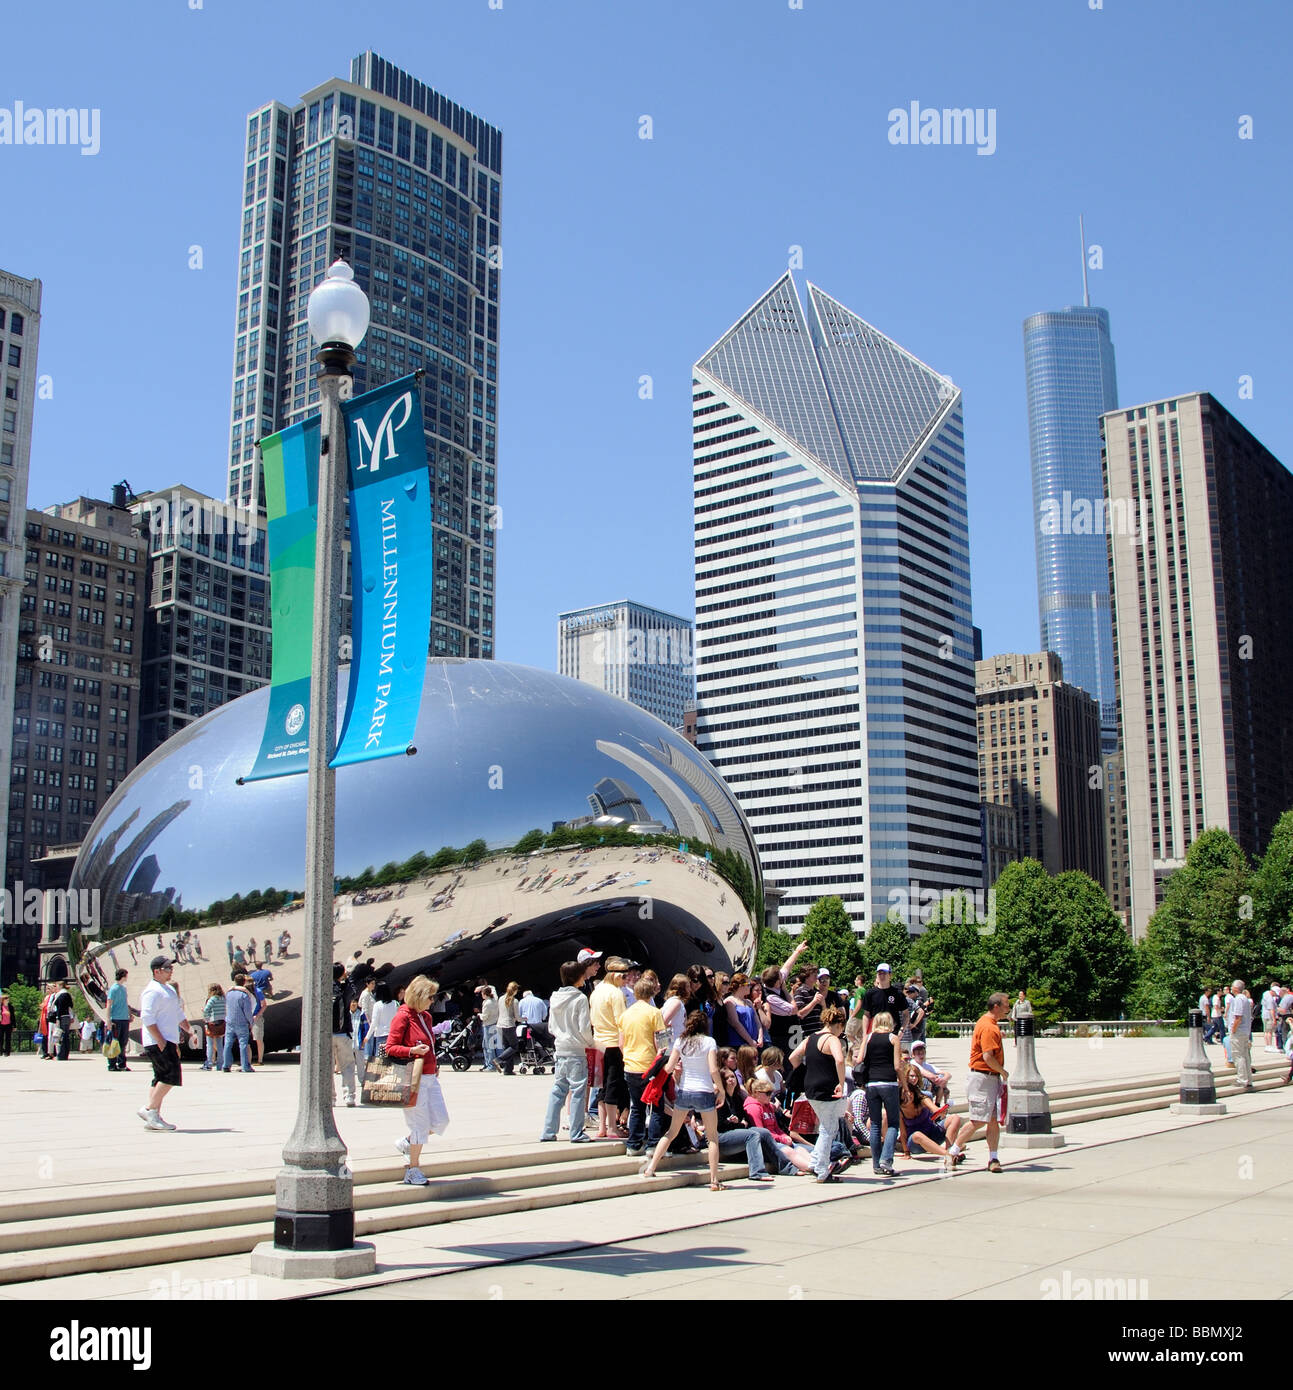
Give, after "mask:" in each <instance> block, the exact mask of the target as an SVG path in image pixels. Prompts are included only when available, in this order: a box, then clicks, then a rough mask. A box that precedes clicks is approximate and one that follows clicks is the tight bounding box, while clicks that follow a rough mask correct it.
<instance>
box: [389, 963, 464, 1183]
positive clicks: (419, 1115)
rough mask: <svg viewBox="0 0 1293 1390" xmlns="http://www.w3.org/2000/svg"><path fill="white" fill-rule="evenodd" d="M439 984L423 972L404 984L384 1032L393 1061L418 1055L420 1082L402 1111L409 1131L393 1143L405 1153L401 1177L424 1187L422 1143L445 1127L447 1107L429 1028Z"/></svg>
mask: <svg viewBox="0 0 1293 1390" xmlns="http://www.w3.org/2000/svg"><path fill="white" fill-rule="evenodd" d="M439 988H440V986H439V985H438V984H436V982H435V981H434V980H429V979H427V977H426V976H425V975H417V976H415V977H414V978H413V979H412V980H410V981H409V983H408V984H407V985H406V986H405V988H404V1003H403V1004H402V1005H401V1006H400V1010H399V1012H398V1013H397V1014H396V1015H395V1017H394V1018H393V1019H392V1020H391V1031H390V1032H389V1033H388V1034H387V1035H386V1055H387V1056H388V1057H389V1058H391V1060H392V1061H395V1062H411V1061H412V1060H413V1059H414V1058H415V1057H421V1058H422V1083H421V1085H420V1086H419V1087H418V1098H417V1103H416V1104H415V1105H411V1106H409V1107H408V1108H407V1109H406V1110H405V1111H404V1118H405V1120H406V1121H407V1122H408V1127H409V1132H408V1134H406V1135H405V1136H404V1138H403V1139H397V1140H396V1141H395V1147H396V1148H397V1149H398V1150H399V1151H400V1153H402V1154H406V1155H407V1156H408V1167H407V1168H406V1169H405V1170H404V1181H405V1182H406V1183H408V1184H409V1186H410V1187H425V1186H426V1185H427V1182H428V1178H427V1177H426V1175H425V1174H424V1173H423V1171H422V1170H421V1168H419V1167H418V1160H419V1159H420V1158H421V1157H422V1145H423V1144H425V1143H426V1141H427V1140H428V1138H430V1136H431V1135H432V1134H443V1133H444V1132H445V1130H446V1129H448V1128H449V1111H448V1110H447V1109H446V1107H445V1103H444V1095H443V1094H442V1093H441V1090H440V1078H439V1077H438V1076H437V1075H436V1071H437V1067H436V1060H435V1035H434V1033H433V1032H432V1027H433V1025H432V1022H431V1013H430V1010H431V1001H432V1000H433V999H434V998H435V996H436V992H437V990H439Z"/></svg>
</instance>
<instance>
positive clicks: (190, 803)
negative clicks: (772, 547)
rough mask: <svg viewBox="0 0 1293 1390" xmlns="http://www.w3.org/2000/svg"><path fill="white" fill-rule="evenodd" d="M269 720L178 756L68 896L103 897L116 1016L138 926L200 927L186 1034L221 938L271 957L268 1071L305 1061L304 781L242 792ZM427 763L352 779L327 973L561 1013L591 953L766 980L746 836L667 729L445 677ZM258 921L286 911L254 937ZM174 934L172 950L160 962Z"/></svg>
mask: <svg viewBox="0 0 1293 1390" xmlns="http://www.w3.org/2000/svg"><path fill="white" fill-rule="evenodd" d="M346 674H347V673H346V671H345V670H343V671H342V673H341V677H342V678H341V690H340V692H339V702H340V703H339V707H344V702H345V695H346ZM267 701H268V691H267V690H264V689H262V690H258V691H253V692H252V693H250V694H248V695H244V696H243V697H241V698H240V699H238V700H235V701H233V702H232V703H231V704H229V705H226V706H225V707H224V708H222V709H219V710H215V711H213V712H212V713H211V714H208V715H206V716H205V717H204V718H202V719H200V720H198V721H196V722H195V723H193V724H191V725H190V726H189V727H188V728H186V729H184V730H182V731H181V732H180V733H178V734H176V735H174V736H173V737H172V738H171V739H169V740H168V741H167V742H166V743H165V744H164V745H163V746H162V747H161V748H159V749H158V750H157V751H156V752H155V753H153V754H152V756H151V757H149V758H148V759H147V760H146V761H145V762H143V763H141V764H140V766H139V767H138V768H136V769H135V771H134V772H132V773H131V774H130V776H129V777H128V778H127V779H126V780H125V781H124V782H123V783H122V785H121V786H120V787H119V788H118V789H117V790H116V792H115V793H114V794H113V796H112V798H111V800H110V801H109V802H108V803H107V805H106V806H105V807H104V809H103V811H102V812H101V813H100V815H99V817H98V819H97V820H96V821H95V823H94V826H93V827H92V829H91V831H90V834H89V835H88V836H87V837H86V840H85V843H84V845H83V847H82V849H81V852H80V855H79V856H78V858H77V862H76V867H75V869H74V870H73V873H72V881H71V887H72V888H73V889H74V890H76V889H80V890H89V891H91V892H96V893H97V894H98V898H97V901H98V911H99V921H100V924H101V929H102V930H103V933H104V935H103V937H102V939H100V940H98V941H93V942H91V944H90V947H89V949H88V950H87V951H86V952H85V954H84V956H83V957H82V959H81V961H80V962H79V964H78V966H77V975H78V978H79V980H80V982H81V984H82V986H83V987H84V989H85V991H86V997H87V999H88V1000H89V1001H90V1002H91V1004H92V1005H93V1006H94V1007H95V1008H96V1009H97V1010H98V1011H99V1012H100V1013H101V1014H102V1013H103V1011H104V998H105V994H106V989H107V986H108V985H109V984H111V982H112V977H113V972H114V970H115V968H116V967H118V966H124V967H126V968H127V969H128V970H129V971H130V978H129V980H128V990H129V994H130V1002H131V1005H132V1008H137V1007H138V1003H139V994H140V992H141V990H142V989H143V986H144V985H145V984H146V983H147V982H148V978H149V977H148V970H147V962H148V959H149V958H150V957H151V956H153V955H154V954H156V953H157V951H158V949H159V947H158V940H159V938H158V933H157V931H156V929H154V930H152V931H150V932H149V933H147V934H144V933H143V932H142V931H140V930H138V925H139V924H141V923H144V922H156V921H158V920H160V919H165V918H166V916H167V913H168V909H173V913H172V916H173V915H174V913H180V912H183V913H188V912H194V911H196V912H199V913H202V914H203V917H202V920H201V922H200V923H199V924H198V925H197V926H196V927H194V928H193V933H194V940H195V943H200V946H201V953H200V955H199V954H198V953H197V951H196V950H195V951H194V953H193V959H192V960H183V961H181V963H180V964H179V965H178V966H177V968H176V971H175V984H176V986H177V987H178V988H179V990H180V992H181V994H182V996H183V999H184V1003H185V1008H186V1010H187V1012H188V1016H189V1018H190V1019H195V1020H196V1019H200V1018H201V1016H202V1003H203V1000H204V999H205V998H206V994H207V986H208V985H209V984H211V983H213V982H216V981H218V982H220V983H221V984H224V985H227V984H228V982H229V955H228V949H227V940H228V938H229V937H232V938H233V941H234V942H235V943H236V944H237V945H238V946H240V947H245V946H246V945H247V943H248V941H249V940H254V941H255V943H256V955H257V956H258V957H262V958H263V956H264V954H265V947H266V945H268V947H269V950H270V955H271V965H270V969H271V970H272V972H273V976H274V982H273V995H272V998H271V1000H270V1002H269V1006H268V1009H267V1011H266V1015H265V1043H266V1050H267V1051H273V1050H281V1049H283V1048H286V1047H291V1046H294V1045H295V1043H296V1042H297V1040H298V1038H299V1029H300V999H301V989H302V978H301V963H302V944H303V934H304V932H305V930H306V923H305V921H304V918H303V913H302V912H301V910H300V908H301V895H302V893H303V891H304V886H305V867H304V866H305V810H306V808H305V796H306V778H305V777H304V776H293V777H283V778H277V779H274V780H271V781H261V782H247V783H241V784H240V782H239V778H241V777H242V776H243V775H244V774H245V773H247V772H248V771H249V770H250V769H251V766H252V764H253V762H254V761H255V757H256V752H257V749H258V747H259V745H260V738H261V732H262V728H263V725H264V719H265V709H266V704H267ZM415 747H416V752H415V753H413V754H411V755H409V756H405V757H393V758H385V759H382V760H380V761H376V762H369V763H361V764H357V765H353V766H350V767H343V768H340V769H339V770H338V772H337V833H336V846H337V848H336V876H337V879H338V881H339V883H338V886H339V889H340V890H342V891H339V892H338V894H337V896H336V899H335V902H334V916H335V922H334V926H333V943H332V954H333V959H334V960H341V961H349V960H350V959H351V958H352V957H353V955H354V953H355V951H357V950H358V951H360V952H361V953H362V957H363V958H365V959H366V958H368V957H370V956H371V957H373V958H374V959H375V961H376V964H377V968H378V970H379V971H380V972H382V973H383V974H384V976H385V977H386V978H388V979H389V980H390V981H391V982H392V983H393V984H394V985H396V986H398V985H400V984H403V983H404V982H406V981H407V980H409V979H411V978H412V977H413V976H414V975H416V974H419V973H424V972H425V973H427V974H430V975H432V976H433V977H434V978H437V979H439V980H440V982H441V984H442V985H443V986H444V987H445V988H452V987H454V986H456V985H460V984H463V983H467V982H474V981H475V980H476V979H477V978H479V977H486V978H488V979H489V980H490V982H491V983H493V984H495V985H499V986H501V985H505V984H506V983H507V981H508V980H510V979H517V980H519V981H520V982H521V983H522V985H523V986H525V987H528V988H533V989H534V991H535V993H537V994H541V995H545V996H546V995H547V994H549V993H550V992H551V990H552V989H554V988H556V987H557V985H558V983H559V982H558V979H557V967H558V966H559V964H560V963H561V962H562V961H563V960H569V959H571V958H572V957H573V956H574V954H575V952H576V951H577V949H578V948H579V947H582V946H591V947H593V948H594V949H596V950H603V951H613V952H618V953H621V954H628V955H630V956H631V957H632V958H634V959H636V960H639V961H642V962H644V963H649V964H650V965H651V966H652V967H653V968H654V969H655V970H656V971H657V973H658V974H659V975H660V977H661V979H662V980H664V981H665V982H667V981H668V979H669V976H670V975H671V974H672V973H674V972H675V971H678V970H682V969H685V968H686V966H688V965H690V964H692V963H694V962H697V961H700V962H704V963H705V964H707V965H710V966H712V967H713V968H715V969H722V970H733V969H741V968H745V967H747V966H748V965H749V964H750V962H751V961H752V960H753V958H754V951H755V945H756V935H757V929H758V924H759V921H760V914H761V911H762V881H761V877H760V873H759V866H758V856H757V852H756V850H755V847H754V839H753V836H752V835H751V833H750V829H749V826H748V825H747V824H746V822H745V819H744V817H743V816H742V814H741V812H740V810H739V808H738V807H737V805H736V802H735V801H734V800H733V798H732V796H731V794H730V793H729V792H728V790H727V788H726V787H725V786H724V785H723V783H722V782H721V781H720V779H719V778H718V776H717V775H716V774H715V772H714V771H713V770H712V768H710V766H709V764H708V763H707V762H706V761H705V759H704V758H703V757H701V755H700V754H698V753H697V752H696V750H695V749H694V748H692V747H691V745H690V744H688V743H687V742H686V740H685V739H683V738H682V737H681V736H680V735H678V734H676V733H674V731H673V730H672V729H670V728H669V727H668V726H667V725H665V724H663V723H661V722H660V721H659V720H658V719H656V718H654V717H653V716H652V715H650V714H647V713H646V712H645V711H644V710H641V709H639V708H638V707H637V706H636V705H632V704H629V703H628V702H627V701H624V700H621V699H618V698H616V697H615V696H612V695H607V694H605V693H603V692H602V691H600V690H597V689H595V688H594V687H592V686H589V685H585V684H583V683H582V682H579V681H574V680H570V679H568V678H566V677H564V676H557V675H554V674H552V673H550V672H547V671H540V670H537V669H534V668H531V667H525V666H514V665H508V664H505V663H503V662H495V661H463V660H448V661H442V660H433V661H429V662H428V663H427V667H426V672H425V676H424V684H423V697H422V710H421V714H420V716H419V720H418V726H417V736H416V741H415ZM561 825H565V826H569V827H572V828H576V829H581V831H582V835H583V839H584V841H585V843H577V844H567V845H563V846H559V847H556V848H551V847H549V848H540V849H538V850H532V849H531V846H533V845H534V844H535V843H537V840H538V837H537V836H535V835H533V834H532V833H531V832H533V831H535V830H538V831H542V832H543V834H544V836H550V834H551V832H552V831H553V830H554V829H555V828H556V827H558V826H561ZM626 831H629V832H630V833H628V834H626V833H625V832H626ZM663 836H673V837H676V838H677V839H679V840H680V841H681V845H679V846H676V847H675V845H673V844H670V843H667V842H661V841H660V839H659V838H653V837H663ZM481 842H483V847H482V844H481ZM518 842H521V849H520V851H519V852H516V851H514V850H513V847H514V846H517V844H518ZM410 865H411V868H410ZM386 866H390V867H389V868H387V867H386ZM401 866H402V867H401ZM384 868H386V872H385V873H383V869H384ZM366 870H372V871H373V872H372V874H371V876H367V877H366V876H365V871H366ZM356 879H359V880H361V882H360V883H359V884H356V883H354V882H353V880H356ZM382 880H385V882H382ZM397 880H400V881H397ZM249 898H250V899H251V901H250V903H249V902H248V899H249ZM262 901H263V902H264V903H265V904H267V905H268V907H269V909H270V910H267V911H256V912H253V913H252V914H251V915H249V909H254V908H256V907H258V906H259V905H260V904H261V903H262ZM131 926H135V927H136V930H135V931H133V932H131V931H129V930H126V931H124V932H123V931H121V929H123V928H129V927H131ZM284 932H286V933H287V934H288V936H289V937H290V938H291V940H290V943H289V944H288V945H287V946H286V949H285V950H282V949H280V945H279V943H280V938H281V937H282V935H283V933H284ZM173 935H174V929H173V928H167V927H163V928H162V935H161V938H160V939H161V940H162V941H163V942H164V943H165V947H166V948H169V945H170V942H171V939H172V937H173Z"/></svg>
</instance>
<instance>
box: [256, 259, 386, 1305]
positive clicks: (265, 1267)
mask: <svg viewBox="0 0 1293 1390" xmlns="http://www.w3.org/2000/svg"><path fill="white" fill-rule="evenodd" d="M368 314H369V308H368V297H367V295H365V294H364V292H363V290H361V289H360V288H359V286H358V285H357V284H355V277H354V272H353V271H352V270H351V269H350V267H349V266H348V265H347V264H346V263H345V262H344V261H337V262H336V263H335V264H334V265H333V266H332V267H331V269H330V270H329V271H328V274H327V277H326V278H325V279H324V280H323V281H322V283H321V284H319V285H316V286H315V288H314V290H313V292H312V293H311V295H310V303H309V321H310V332H311V334H312V335H313V336H314V339H315V341H316V342H317V343H318V344H319V356H318V360H319V397H320V409H319V413H320V416H321V423H320V441H319V502H318V506H319V512H318V541H317V544H316V547H315V562H314V633H315V638H314V656H313V662H312V665H311V670H310V732H309V738H310V761H309V777H308V784H309V785H308V789H307V794H306V796H307V808H308V809H307V816H306V841H305V920H306V931H305V950H304V962H303V968H304V972H305V978H304V988H303V996H302V1000H301V1079H300V1092H299V1101H298V1109H297V1115H296V1126H295V1128H294V1129H293V1130H292V1133H291V1136H290V1137H289V1138H288V1141H287V1144H286V1146H285V1147H284V1149H283V1167H282V1169H280V1171H279V1174H278V1180H277V1182H276V1183H275V1186H274V1196H275V1202H274V1207H275V1210H274V1240H273V1243H272V1244H271V1243H269V1242H265V1243H263V1244H261V1245H258V1246H257V1247H256V1249H255V1250H254V1251H253V1252H252V1260H251V1267H252V1272H253V1273H256V1274H266V1275H270V1276H275V1277H278V1278H294V1279H317V1278H327V1277H339V1276H345V1275H354V1274H371V1273H372V1272H373V1270H374V1269H375V1268H376V1266H377V1254H376V1251H375V1249H374V1247H373V1246H372V1245H370V1244H363V1243H361V1244H358V1245H357V1244H356V1243H355V1211H354V1201H353V1188H354V1180H353V1178H352V1176H351V1172H350V1169H349V1168H348V1167H347V1166H346V1146H345V1143H344V1141H343V1140H342V1138H341V1135H340V1134H339V1133H338V1132H337V1126H336V1123H335V1122H334V1120H333V1117H332V1020H331V1013H332V929H333V918H332V912H333V894H334V889H333V885H334V880H333V869H334V848H335V842H336V773H335V772H334V770H333V769H332V768H331V767H329V763H331V761H332V757H333V754H334V753H335V752H336V738H337V734H336V724H337V660H338V646H339V638H340V636H341V532H342V526H343V524H344V520H345V506H346V492H345V489H346V482H347V478H346V474H347V462H346V432H345V421H344V420H343V419H342V415H341V402H342V401H343V400H348V399H349V398H350V394H351V388H352V386H353V382H352V379H351V375H350V369H351V368H352V367H353V366H354V363H355V349H356V348H357V347H358V346H359V344H360V343H361V342H362V341H363V338H364V334H365V333H367V331H368Z"/></svg>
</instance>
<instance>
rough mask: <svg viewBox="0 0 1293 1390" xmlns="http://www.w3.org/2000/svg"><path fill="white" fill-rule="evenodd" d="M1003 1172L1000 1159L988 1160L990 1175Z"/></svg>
mask: <svg viewBox="0 0 1293 1390" xmlns="http://www.w3.org/2000/svg"><path fill="white" fill-rule="evenodd" d="M1001 1171H1002V1169H1001V1162H1000V1160H999V1159H995V1158H990V1159H988V1172H989V1173H1000V1172H1001Z"/></svg>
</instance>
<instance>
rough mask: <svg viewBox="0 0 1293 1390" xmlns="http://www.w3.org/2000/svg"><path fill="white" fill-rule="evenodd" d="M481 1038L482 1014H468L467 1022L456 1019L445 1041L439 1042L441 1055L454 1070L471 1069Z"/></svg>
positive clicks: (450, 1026)
mask: <svg viewBox="0 0 1293 1390" xmlns="http://www.w3.org/2000/svg"><path fill="white" fill-rule="evenodd" d="M480 1040H481V1035H480V1015H479V1014H468V1015H467V1020H466V1022H463V1021H462V1020H461V1019H456V1020H455V1021H454V1022H453V1023H452V1024H450V1025H449V1031H448V1033H447V1035H446V1037H445V1040H444V1042H443V1043H442V1044H439V1055H440V1057H441V1059H442V1060H444V1061H446V1062H448V1063H449V1065H450V1066H451V1067H452V1068H453V1069H454V1071H470V1070H471V1064H472V1060H473V1058H474V1057H475V1056H476V1048H477V1047H478V1046H479V1044H480Z"/></svg>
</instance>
